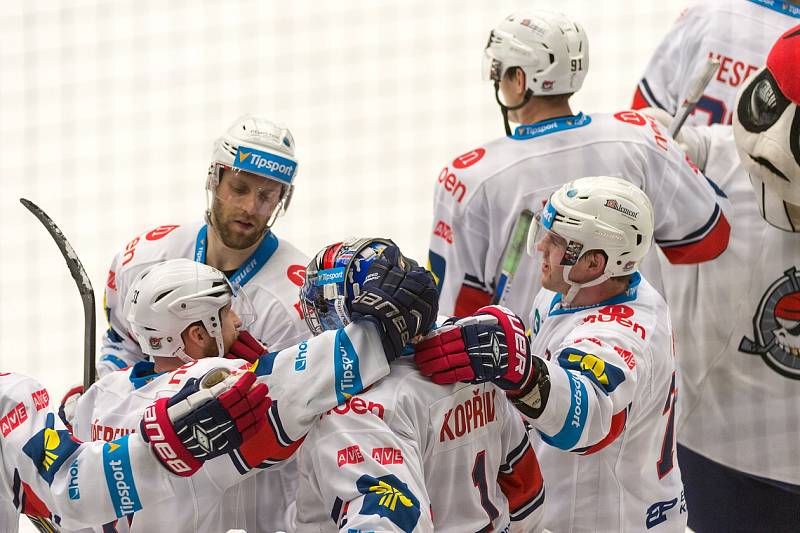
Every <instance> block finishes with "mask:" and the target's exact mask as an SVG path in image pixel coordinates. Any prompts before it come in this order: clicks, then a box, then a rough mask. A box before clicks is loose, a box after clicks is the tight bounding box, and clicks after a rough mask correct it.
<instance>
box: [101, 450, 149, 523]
mask: <svg viewBox="0 0 800 533" xmlns="http://www.w3.org/2000/svg"><path fill="white" fill-rule="evenodd" d="M103 467H104V469H105V476H106V485H107V486H108V494H109V496H111V501H112V503H113V504H114V511H115V512H116V513H117V518H121V517H123V516H124V515H128V514H131V513H135V512H136V511H138V510H140V509H141V508H142V504H141V502H140V501H139V493H138V492H137V491H136V483H135V482H134V479H133V469H132V468H131V457H130V453H129V452H128V437H127V436H125V437H122V438H121V439H117V440H115V441H112V442H109V443H107V444H106V445H105V446H103Z"/></svg>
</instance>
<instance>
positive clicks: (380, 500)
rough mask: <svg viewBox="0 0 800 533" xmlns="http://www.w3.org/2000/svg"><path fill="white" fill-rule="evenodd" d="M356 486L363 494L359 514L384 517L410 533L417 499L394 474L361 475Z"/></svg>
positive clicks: (417, 506)
mask: <svg viewBox="0 0 800 533" xmlns="http://www.w3.org/2000/svg"><path fill="white" fill-rule="evenodd" d="M356 488H357V489H358V491H359V492H360V493H361V494H364V503H363V505H362V506H361V511H360V514H362V515H378V516H382V517H386V518H388V519H389V520H391V521H392V523H393V524H395V525H396V526H397V527H398V528H400V529H401V530H402V531H405V532H406V533H411V532H412V531H413V530H414V528H415V527H416V526H417V522H418V521H419V515H420V508H419V500H418V499H417V497H416V496H414V494H413V493H412V492H411V491H410V490H409V488H408V485H406V484H405V483H403V482H402V481H400V480H399V479H397V477H396V476H394V475H392V474H389V475H386V476H381V477H379V478H374V477H372V476H369V475H363V476H361V477H360V478H358V481H356Z"/></svg>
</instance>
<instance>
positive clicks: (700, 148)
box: [638, 107, 708, 172]
mask: <svg viewBox="0 0 800 533" xmlns="http://www.w3.org/2000/svg"><path fill="white" fill-rule="evenodd" d="M638 111H639V113H642V114H644V115H647V116H649V117H651V118H653V119H655V120H656V122H658V123H659V124H661V125H662V126H664V129H669V125H670V124H671V123H672V115H670V114H669V113H667V112H666V111H664V110H663V109H660V108H658V107H645V108H643V109H639V110H638ZM675 141H676V142H677V143H678V146H679V147H680V149H681V150H683V151H684V152H685V153H686V155H688V156H689V159H691V160H692V163H694V164H695V165H697V168H699V169H700V171H701V172H705V169H706V163H707V162H708V142H707V139H706V137H704V136H703V135H700V134H699V133H698V132H697V129H696V128H695V127H694V126H688V125H686V124H684V125H683V127H682V128H681V129H680V130H679V131H678V136H677V137H676V138H675Z"/></svg>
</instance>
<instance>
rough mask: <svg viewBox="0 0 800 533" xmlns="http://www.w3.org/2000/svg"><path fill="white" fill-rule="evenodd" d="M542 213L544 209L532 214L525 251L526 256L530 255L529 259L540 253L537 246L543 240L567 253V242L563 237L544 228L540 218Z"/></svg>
mask: <svg viewBox="0 0 800 533" xmlns="http://www.w3.org/2000/svg"><path fill="white" fill-rule="evenodd" d="M544 212H545V211H544V209H539V210H538V211H536V213H534V215H533V223H532V224H531V229H530V230H528V244H527V249H528V255H530V256H531V257H536V255H537V254H538V253H540V252H539V244H540V243H541V242H542V241H544V240H545V239H547V240H548V242H549V243H551V244H553V245H554V246H557V247H558V248H561V249H562V250H564V252H566V251H567V246H568V243H567V240H566V239H565V238H564V237H562V236H560V235H558V234H556V233H553V232H552V231H551V230H549V229H548V228H546V227H545V225H544V222H543V217H542V215H543V213H544Z"/></svg>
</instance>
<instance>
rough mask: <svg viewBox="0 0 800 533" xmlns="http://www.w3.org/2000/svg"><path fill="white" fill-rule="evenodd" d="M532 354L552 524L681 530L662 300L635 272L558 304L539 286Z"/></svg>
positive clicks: (539, 450) (538, 444) (537, 443)
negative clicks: (536, 359)
mask: <svg viewBox="0 0 800 533" xmlns="http://www.w3.org/2000/svg"><path fill="white" fill-rule="evenodd" d="M531 328H532V335H533V338H532V340H531V352H532V353H534V354H536V355H538V356H540V357H542V358H543V359H544V362H545V364H546V365H547V369H548V371H549V374H550V393H549V396H547V400H546V404H545V405H544V409H543V411H542V413H541V415H540V416H539V417H538V418H536V419H530V420H529V421H530V423H531V424H532V425H533V426H534V428H535V429H537V430H538V434H539V435H538V437H537V438H534V439H533V440H534V448H535V450H536V455H537V457H538V458H539V462H540V464H541V466H542V474H543V476H544V481H545V485H546V486H547V493H548V499H547V500H548V502H547V509H546V512H545V521H544V526H545V527H546V528H547V529H550V530H552V531H558V532H559V533H561V532H570V531H582V532H584V531H598V532H609V531H615V532H641V531H651V530H652V531H654V532H657V531H674V532H676V533H677V532H680V533H683V532H684V530H685V528H686V522H687V514H686V504H685V502H684V497H683V483H682V481H681V474H680V469H679V468H678V463H677V459H676V456H675V431H674V427H675V416H676V413H675V410H676V403H675V400H676V394H677V390H676V387H675V379H676V365H675V359H674V354H673V349H672V327H671V324H670V318H669V313H668V310H667V305H666V303H665V302H664V299H663V298H662V297H661V295H659V294H658V292H657V291H656V290H655V289H654V288H653V287H652V286H651V285H650V284H649V283H648V282H647V281H646V280H645V279H644V278H642V277H641V276H640V275H639V274H638V273H636V274H634V275H633V279H632V280H631V285H630V288H629V290H628V291H627V292H626V293H623V294H620V295H618V296H616V297H614V298H611V299H609V300H607V301H605V302H602V303H600V304H597V305H593V306H588V307H583V308H575V309H569V308H563V307H562V306H561V298H560V295H556V294H555V293H553V292H551V291H548V290H544V289H543V290H542V291H541V292H539V294H538V295H537V297H536V301H535V304H534V316H533V323H532V324H531Z"/></svg>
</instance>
